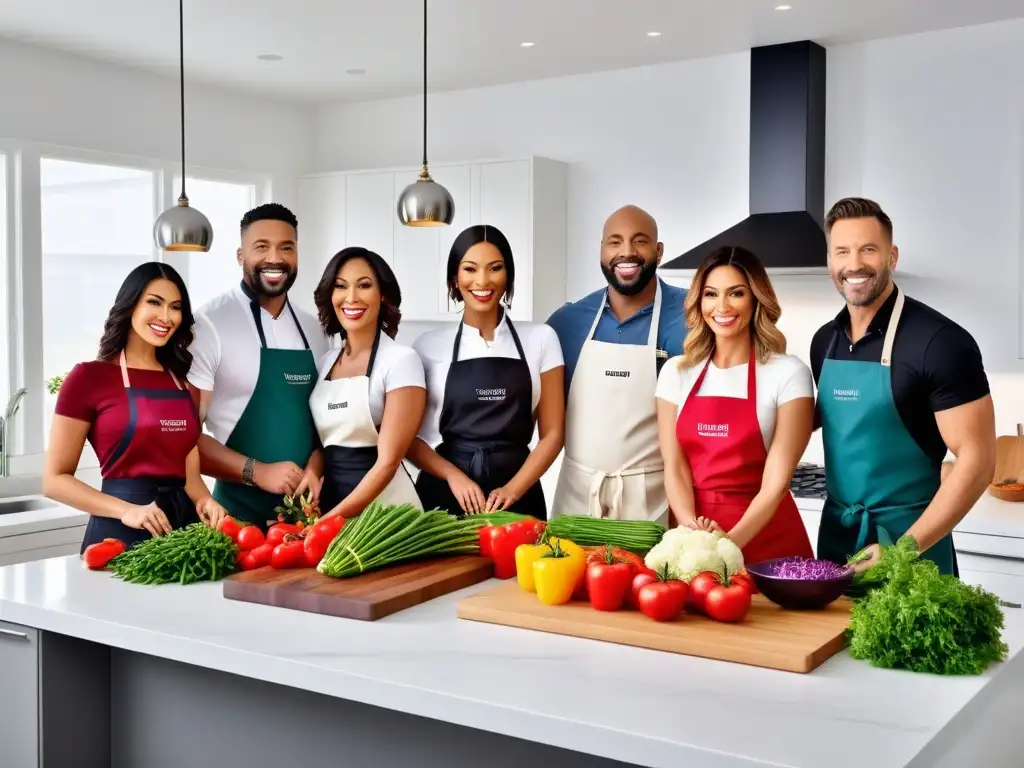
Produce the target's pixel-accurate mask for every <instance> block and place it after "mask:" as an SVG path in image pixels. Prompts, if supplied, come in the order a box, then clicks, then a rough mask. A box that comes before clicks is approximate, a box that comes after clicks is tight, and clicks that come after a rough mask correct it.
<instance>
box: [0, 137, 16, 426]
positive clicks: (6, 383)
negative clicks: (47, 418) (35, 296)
mask: <svg viewBox="0 0 1024 768" xmlns="http://www.w3.org/2000/svg"><path fill="white" fill-rule="evenodd" d="M7 173H8V170H7V155H5V154H3V153H0V370H2V371H3V375H2V376H0V404H3V405H6V403H7V398H8V396H9V395H10V393H11V392H12V389H11V383H12V380H13V378H14V377H13V372H14V366H13V365H11V358H10V348H9V345H8V343H7V339H8V336H9V335H10V330H9V328H10V317H9V316H10V306H11V305H10V302H9V300H8V294H10V293H13V291H12V290H11V286H12V285H13V281H12V280H11V275H10V274H9V272H10V266H11V262H8V259H7V251H8V247H7V236H8V224H7V220H8V218H9V217H10V212H9V211H8V207H7V206H8V203H9V201H8V199H7V184H8V182H7ZM0 415H2V414H0Z"/></svg>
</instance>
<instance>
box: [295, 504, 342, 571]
mask: <svg viewBox="0 0 1024 768" xmlns="http://www.w3.org/2000/svg"><path fill="white" fill-rule="evenodd" d="M344 525H345V518H343V517H342V516H341V515H335V516H334V517H329V518H327V519H326V520H321V521H320V522H318V523H317V524H316V525H314V526H313V527H312V528H310V529H309V531H308V532H307V533H306V537H305V538H304V539H303V544H302V551H303V557H304V559H305V564H306V566H307V567H309V568H316V567H317V566H318V565H320V561H321V560H323V559H324V555H326V554H327V548H328V547H329V546H330V545H331V542H332V541H334V537H335V536H337V535H338V533H340V532H341V529H342V527H344Z"/></svg>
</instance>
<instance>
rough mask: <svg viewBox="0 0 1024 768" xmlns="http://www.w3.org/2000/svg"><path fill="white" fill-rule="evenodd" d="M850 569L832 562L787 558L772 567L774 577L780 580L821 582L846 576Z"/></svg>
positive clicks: (805, 558) (806, 558)
mask: <svg viewBox="0 0 1024 768" xmlns="http://www.w3.org/2000/svg"><path fill="white" fill-rule="evenodd" d="M847 571H848V569H847V568H846V567H845V566H842V565H838V564H836V563H833V562H832V561H831V560H814V559H812V558H809V557H787V558H786V559H785V560H780V561H779V562H777V563H775V564H774V565H773V566H772V576H775V577H776V578H779V579H801V580H804V581H820V580H822V579H838V578H839V577H841V576H845V575H846V573H847Z"/></svg>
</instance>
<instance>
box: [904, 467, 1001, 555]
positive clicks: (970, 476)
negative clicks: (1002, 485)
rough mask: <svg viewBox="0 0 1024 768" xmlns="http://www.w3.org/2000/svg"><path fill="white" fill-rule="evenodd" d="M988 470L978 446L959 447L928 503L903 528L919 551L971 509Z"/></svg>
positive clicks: (988, 476) (987, 478)
mask: <svg viewBox="0 0 1024 768" xmlns="http://www.w3.org/2000/svg"><path fill="white" fill-rule="evenodd" d="M992 472H993V468H992V462H991V457H990V456H989V455H988V452H986V451H985V450H983V449H981V448H978V449H976V450H964V451H961V453H960V455H959V456H958V457H957V460H956V462H955V463H954V464H953V468H952V470H950V472H949V475H948V476H947V477H946V479H945V480H943V482H942V484H941V485H940V486H939V490H938V492H937V493H936V494H935V497H934V498H933V499H932V502H931V504H929V505H928V507H927V508H926V509H925V510H924V512H923V513H922V514H921V517H920V518H918V520H917V522H916V523H914V524H913V525H912V526H910V528H909V529H908V530H907V534H908V535H910V536H912V537H913V538H914V540H915V541H917V543H918V546H919V547H920V548H921V551H922V552H924V551H925V550H927V549H930V548H931V547H932V546H934V545H935V544H936V543H937V542H938V541H939V540H940V539H941V538H943V537H944V536H945V535H946V534H948V533H951V532H952V530H953V529H954V528H955V527H956V525H957V524H958V523H959V522H960V521H961V520H963V518H964V516H965V515H966V514H967V513H968V512H970V511H971V507H973V506H974V504H975V503H976V502H977V501H978V499H979V498H980V497H981V494H983V493H984V492H985V489H986V488H987V487H988V484H989V483H990V482H991V480H992Z"/></svg>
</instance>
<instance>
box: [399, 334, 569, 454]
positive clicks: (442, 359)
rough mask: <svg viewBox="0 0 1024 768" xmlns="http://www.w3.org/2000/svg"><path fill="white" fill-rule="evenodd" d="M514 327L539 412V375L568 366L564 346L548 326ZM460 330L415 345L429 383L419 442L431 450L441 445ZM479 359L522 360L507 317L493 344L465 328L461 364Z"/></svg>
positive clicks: (429, 336) (427, 336) (422, 339)
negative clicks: (448, 384)
mask: <svg viewBox="0 0 1024 768" xmlns="http://www.w3.org/2000/svg"><path fill="white" fill-rule="evenodd" d="M513 325H514V326H515V329H516V333H517V334H518V335H519V341H520V343H521V344H522V345H523V355H524V356H525V358H526V364H527V365H528V366H529V369H530V381H531V382H532V384H533V396H532V405H531V407H532V410H533V411H534V412H536V410H537V406H538V404H539V403H540V375H541V374H542V373H547V372H548V371H550V370H552V369H553V368H557V367H558V366H560V365H564V364H565V363H564V361H563V359H562V346H561V344H559V343H558V336H556V335H555V331H554V329H552V328H551V327H550V326H548V325H545V324H543V323H529V322H526V321H524V320H514V321H513ZM458 330H459V324H458V323H452V325H451V326H449V327H445V328H436V329H434V330H432V331H427V332H426V333H424V334H422V335H421V336H420V337H419V338H417V339H416V341H414V342H413V345H412V346H413V349H414V350H416V353H417V354H418V355H419V357H420V360H421V361H422V362H423V371H424V373H425V374H426V380H427V409H426V412H425V413H424V415H423V424H422V425H421V426H420V431H419V438H420V439H421V440H423V442H425V443H426V444H427V445H429V446H430V447H431V448H436V447H437V446H438V445H439V444H440V443H441V433H440V430H439V424H440V420H441V407H442V406H443V405H444V390H445V382H446V381H447V379H448V366H449V365H450V364H451V362H452V346H453V345H454V344H455V334H456V333H457V332H458ZM478 357H512V358H516V359H518V358H519V352H518V350H517V349H516V343H515V340H514V339H513V338H512V333H511V332H510V331H509V329H508V316H507V315H506V316H505V317H504V318H502V321H501V322H500V323H498V327H497V328H495V329H494V341H485V340H484V338H483V336H481V335H480V331H479V330H478V329H476V328H473V327H472V326H470V325H464V326H463V328H462V339H461V340H460V342H459V360H473V359H475V358H478Z"/></svg>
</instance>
